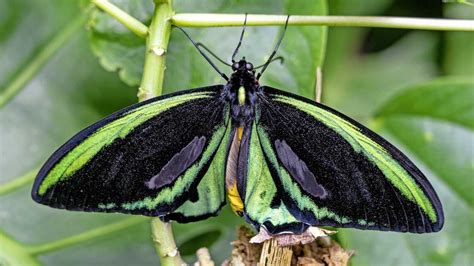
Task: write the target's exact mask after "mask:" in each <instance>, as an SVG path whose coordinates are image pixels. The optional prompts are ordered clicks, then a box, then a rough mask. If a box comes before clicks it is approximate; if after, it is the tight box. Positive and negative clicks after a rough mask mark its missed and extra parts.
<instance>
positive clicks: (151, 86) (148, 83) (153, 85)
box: [137, 0, 173, 101]
mask: <svg viewBox="0 0 474 266" xmlns="http://www.w3.org/2000/svg"><path fill="white" fill-rule="evenodd" d="M155 4H156V7H155V11H154V14H153V18H152V21H151V25H150V28H149V35H148V38H147V40H146V54H145V65H144V68H143V76H142V82H141V85H140V88H139V89H138V95H137V96H138V99H139V100H140V101H143V100H146V99H149V98H152V97H154V96H158V95H160V94H161V92H162V89H163V80H164V75H165V69H166V67H165V62H166V53H167V48H168V42H169V39H170V34H171V23H170V18H171V17H172V16H173V10H172V7H171V0H155Z"/></svg>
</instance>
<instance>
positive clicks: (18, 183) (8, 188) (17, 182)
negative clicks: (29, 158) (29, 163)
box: [0, 168, 39, 196]
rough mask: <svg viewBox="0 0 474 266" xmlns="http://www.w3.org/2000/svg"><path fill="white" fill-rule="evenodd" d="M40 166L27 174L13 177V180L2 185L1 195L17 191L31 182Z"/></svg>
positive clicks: (0, 187)
mask: <svg viewBox="0 0 474 266" xmlns="http://www.w3.org/2000/svg"><path fill="white" fill-rule="evenodd" d="M38 171H39V168H37V169H33V170H31V171H29V172H27V173H26V174H24V175H22V176H19V177H16V178H13V179H12V181H10V182H6V183H4V184H1V185H0V196H1V195H5V194H8V193H10V192H12V191H15V190H17V189H19V188H21V187H23V186H24V185H27V184H30V183H31V182H32V181H33V180H34V179H35V176H36V174H37V173H38Z"/></svg>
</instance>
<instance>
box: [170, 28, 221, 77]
mask: <svg viewBox="0 0 474 266" xmlns="http://www.w3.org/2000/svg"><path fill="white" fill-rule="evenodd" d="M173 27H175V28H177V29H179V30H180V31H181V32H183V33H184V35H185V36H186V37H187V38H188V39H189V40H190V41H191V43H192V44H193V45H194V47H196V49H197V50H198V51H199V53H200V54H201V55H202V56H203V57H204V59H206V61H207V62H208V63H209V64H210V65H211V66H212V68H214V70H216V71H217V73H219V75H221V77H223V78H224V79H225V80H226V81H229V77H227V75H226V74H224V73H222V72H221V71H220V70H219V68H217V66H216V65H215V64H214V63H213V62H212V61H211V59H210V58H209V57H208V56H207V54H206V53H204V52H203V51H202V50H201V48H200V46H202V45H198V44H197V43H196V42H195V41H194V40H193V39H192V38H191V36H189V35H188V33H187V32H186V31H184V30H183V29H182V28H181V27H179V26H173Z"/></svg>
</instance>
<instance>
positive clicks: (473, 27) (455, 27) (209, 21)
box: [172, 13, 474, 31]
mask: <svg viewBox="0 0 474 266" xmlns="http://www.w3.org/2000/svg"><path fill="white" fill-rule="evenodd" d="M286 17H287V16H286V15H284V16H281V15H252V14H249V15H248V16H247V24H246V25H247V26H271V25H284V24H285V22H286ZM243 21H244V15H243V14H242V15H235V14H194V13H189V14H188V13H182V14H176V15H174V16H173V18H172V23H173V25H177V26H182V27H229V26H242V23H243ZM288 25H299V26H308V25H319V26H340V27H374V28H397V29H414V30H449V31H474V20H465V19H430V18H408V17H364V16H291V17H290V20H289V22H288Z"/></svg>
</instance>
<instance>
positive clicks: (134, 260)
mask: <svg viewBox="0 0 474 266" xmlns="http://www.w3.org/2000/svg"><path fill="white" fill-rule="evenodd" d="M50 1H51V0H37V1H27V0H21V1H14V3H11V4H10V3H9V4H8V5H7V4H4V3H3V2H0V23H1V24H0V49H1V51H2V53H0V70H2V71H1V73H12V74H8V75H6V76H5V75H0V89H4V88H5V87H6V86H7V85H8V84H10V83H11V82H13V81H15V80H16V77H17V76H18V73H20V74H21V73H22V72H24V69H27V68H28V66H29V65H30V63H31V62H32V61H34V58H35V57H36V56H37V51H41V50H42V47H47V46H48V44H50V43H51V40H54V37H55V36H57V35H58V34H61V32H63V31H64V30H65V29H66V28H68V26H69V25H70V23H71V21H72V20H73V19H74V18H75V17H76V16H79V15H80V16H84V15H86V14H85V13H84V12H85V11H84V10H82V9H80V8H79V7H78V6H77V3H76V2H73V1H71V2H68V1H54V3H56V2H57V3H58V4H51V3H50ZM113 2H114V3H116V4H117V5H118V6H120V7H121V8H124V9H129V11H132V12H131V13H132V14H133V15H134V16H136V17H138V18H139V19H140V20H142V21H143V22H144V23H145V24H148V23H149V17H150V14H151V13H152V11H153V10H152V6H151V4H150V3H151V2H152V1H148V0H143V1H113ZM175 2H176V11H177V12H197V11H199V12H228V13H237V12H242V13H244V12H253V13H261V10H266V12H269V13H275V14H277V13H278V14H280V13H287V11H286V8H287V7H286V6H285V3H284V2H283V1H277V2H275V1H273V0H266V1H259V2H258V3H256V2H253V1H250V0H248V1H238V2H229V1H224V0H221V1H184V0H183V1H175ZM288 5H289V6H288V8H289V10H290V9H291V13H295V14H298V13H301V14H303V13H304V12H309V13H311V12H314V14H324V12H325V9H324V8H325V5H324V2H323V1H319V2H316V3H315V4H314V5H309V4H308V3H306V2H305V3H304V5H302V6H301V7H298V6H297V5H295V4H294V3H290V4H288ZM93 12H94V13H93V15H91V17H92V19H91V20H90V21H89V22H88V23H87V24H80V25H79V26H77V27H75V28H74V29H73V30H72V31H71V34H68V35H66V36H65V38H64V40H63V41H62V42H61V44H60V45H57V46H55V47H57V48H56V50H54V51H52V52H51V53H48V56H46V57H44V58H43V59H42V60H41V62H40V63H41V64H39V67H38V68H37V70H36V71H33V72H29V74H28V79H27V80H26V82H25V83H24V86H19V94H18V95H17V96H16V97H15V98H12V99H11V100H10V101H9V102H8V103H7V104H6V105H5V106H4V108H3V109H0V130H1V132H2V136H1V139H0V152H1V154H8V156H5V157H2V160H0V171H1V173H2V175H1V176H0V221H1V222H0V224H1V226H0V227H1V230H0V231H1V232H0V238H1V239H2V240H0V241H2V244H3V243H6V242H5V241H6V239H7V238H8V239H9V240H12V242H11V243H12V245H8V246H5V245H1V246H2V250H1V251H0V264H2V263H3V262H5V260H7V261H8V263H13V262H14V261H12V260H11V258H12V257H11V256H10V257H5V255H4V254H20V255H18V256H15V258H16V259H18V260H24V261H27V260H31V261H34V260H38V261H39V262H40V263H43V264H46V265H69V264H71V265H75V264H98V265H109V264H116V265H151V264H156V262H157V261H158V258H157V255H156V253H155V251H154V248H153V244H152V242H151V239H150V228H149V222H148V220H147V219H146V218H144V220H143V221H140V220H133V219H134V218H130V217H131V216H127V215H118V214H98V213H79V212H68V211H64V210H57V209H51V208H48V207H45V206H42V205H38V204H36V203H34V202H33V201H32V200H31V197H30V189H31V181H32V180H31V179H32V177H33V175H34V174H31V172H32V170H33V169H36V168H37V167H39V166H41V164H42V163H43V162H44V161H45V160H46V159H47V158H48V156H49V155H50V154H51V153H52V152H53V151H54V150H55V149H56V148H57V147H59V146H60V145H61V144H62V143H64V142H65V141H66V140H67V139H69V138H70V137H71V136H72V135H73V134H74V133H76V132H77V131H79V130H80V129H82V128H84V127H85V126H87V125H89V124H91V123H93V122H94V121H97V120H98V119H100V118H102V117H104V116H106V115H107V114H110V113H112V112H113V111H115V110H118V109H120V108H122V107H124V106H126V105H129V104H132V103H134V102H136V100H137V99H136V97H135V95H136V89H135V88H130V87H128V86H125V85H124V84H123V83H122V82H121V80H122V81H125V82H126V83H127V84H129V85H134V86H136V85H137V84H138V82H139V81H140V76H141V72H142V65H143V54H144V46H143V44H144V40H142V39H139V38H138V37H136V36H134V35H133V34H131V33H129V32H128V30H126V29H125V28H124V27H123V26H121V25H120V24H118V23H117V22H116V21H115V20H113V19H112V18H110V17H109V16H108V15H106V14H104V13H102V12H100V11H97V10H95V11H93ZM19 14H21V16H20V15H19ZM38 21H41V22H42V23H38ZM31 29H35V31H32V30H31ZM87 30H88V31H87ZM240 30H241V29H240V28H239V27H235V28H226V29H219V28H216V29H188V31H189V32H190V33H191V34H192V36H193V37H194V38H195V39H196V40H198V41H202V42H204V43H205V44H207V45H208V46H209V47H210V48H211V49H212V50H213V51H216V52H217V53H218V54H219V55H221V56H223V57H224V58H227V59H228V58H229V56H230V54H232V51H233V49H234V48H235V46H236V44H237V41H238V37H239V34H240ZM280 30H281V27H260V28H256V27H253V28H249V30H248V33H247V34H246V38H245V40H244V45H243V47H242V49H241V52H240V53H239V56H242V55H246V56H248V58H253V59H255V60H254V61H255V63H256V64H258V63H261V62H263V61H264V59H265V58H266V57H267V56H268V55H269V54H270V52H271V51H272V49H273V46H274V44H275V41H276V38H277V36H278V33H279V32H280ZM313 31H314V35H313V34H311V33H312V32H313ZM288 34H289V35H288V36H291V35H294V36H302V38H303V39H301V41H302V44H303V45H305V46H308V45H309V46H308V48H309V49H311V51H312V52H311V53H309V52H307V51H301V52H300V51H295V52H294V53H291V54H290V50H291V49H300V48H299V47H300V46H298V45H301V44H298V43H292V42H291V39H290V38H288V36H287V37H286V38H285V41H284V42H283V44H282V46H281V49H282V50H281V51H284V52H285V53H288V55H289V58H286V60H287V61H285V63H284V64H283V65H282V66H280V65H279V63H273V64H272V65H271V66H270V67H269V68H268V70H267V72H266V74H265V75H264V77H265V76H267V75H268V76H274V77H276V78H275V81H273V84H276V85H278V84H280V85H278V86H280V87H282V88H283V89H285V88H286V87H285V86H282V85H284V84H285V82H286V81H285V80H289V81H291V82H292V84H293V85H294V87H292V88H289V89H290V90H293V91H297V92H299V93H302V94H305V95H312V93H313V90H314V71H315V67H316V66H317V65H321V64H322V58H323V52H321V51H320V50H319V48H317V47H324V42H325V32H324V31H322V30H321V28H320V27H307V28H302V29H301V32H300V29H299V28H298V27H290V28H289V30H288ZM25 38H27V39H25ZM292 38H293V37H292ZM25 40H27V41H25ZM262 40H265V41H264V42H262ZM88 41H90V42H88ZM287 44H288V45H289V46H288V47H285V46H286V45H287ZM19 47H20V48H22V49H18V48H19ZM91 49H92V51H91ZM4 51H5V52H4ZM6 52H8V53H6ZM313 52H314V53H313ZM290 55H291V56H290ZM309 56H311V58H314V60H307V59H308V58H309ZM97 57H98V58H99V60H97ZM298 62H308V63H305V64H302V65H301V66H299V67H300V70H301V72H303V73H291V74H288V76H287V77H286V79H285V80H281V79H279V77H278V75H277V74H278V73H279V71H283V72H285V73H286V72H288V71H289V69H288V68H290V67H298V64H299V63H298ZM306 67H308V68H310V69H309V70H308V71H304V68H306ZM103 68H105V69H106V70H113V71H115V70H118V71H119V75H118V76H117V75H116V73H109V72H107V71H105V70H104V69H103ZM228 70H229V69H227V71H228ZM275 73H276V74H275ZM306 81H308V82H306ZM165 82H166V90H165V91H166V92H172V91H175V90H177V89H184V88H191V87H198V86H206V85H209V84H215V83H222V82H223V80H222V79H220V78H219V76H218V75H217V74H216V73H215V72H214V71H213V70H212V68H211V67H210V66H209V65H208V64H207V63H206V62H205V61H204V60H203V59H202V57H201V56H200V55H199V54H198V53H197V51H196V50H195V48H194V47H192V46H191V45H190V43H189V41H188V40H186V39H185V38H184V36H183V35H182V34H181V33H179V32H178V31H174V32H173V34H172V39H171V42H170V47H169V51H168V65H167V72H166V81H165ZM309 82H311V84H307V83H309ZM293 85H291V86H293ZM300 86H301V87H300ZM303 87H304V88H303ZM301 88H303V89H301ZM0 93H1V92H0ZM10 182H13V183H10ZM5 184H10V185H6V186H5ZM4 188H5V189H4ZM130 219H132V220H130ZM241 223H244V220H243V219H241V218H239V217H237V216H236V215H235V214H233V213H232V212H231V211H230V210H229V209H228V208H225V209H224V210H223V211H222V213H221V215H219V217H217V218H213V219H208V220H206V221H202V222H197V223H190V224H183V225H182V224H174V225H173V226H174V228H175V230H174V231H175V235H176V241H177V243H178V246H179V247H180V248H182V249H183V250H184V251H185V255H187V254H193V253H194V251H195V250H196V249H197V248H200V247H201V245H203V244H209V245H210V251H211V254H212V256H213V258H214V259H216V261H217V262H219V261H223V260H224V259H225V258H227V257H228V256H229V255H230V249H231V246H230V244H229V243H230V242H231V241H232V240H233V239H235V229H236V225H238V224H241ZM97 232H99V233H97ZM84 236H86V237H84ZM209 236H210V237H211V238H213V239H211V240H213V241H211V242H212V243H211V242H207V243H204V242H199V241H196V240H197V239H200V238H202V237H209ZM4 240H5V241H4ZM73 243H75V245H72V244H73ZM5 247H7V248H8V250H6V249H5ZM14 247H15V248H16V247H18V248H19V250H20V251H21V252H16V251H15V248H14ZM4 250H5V252H3V251H4ZM2 252H3V253H2ZM12 252H15V253H12ZM35 256H37V258H35ZM185 259H186V260H187V261H188V262H191V261H193V255H190V256H186V257H185ZM19 264H21V263H19Z"/></svg>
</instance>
